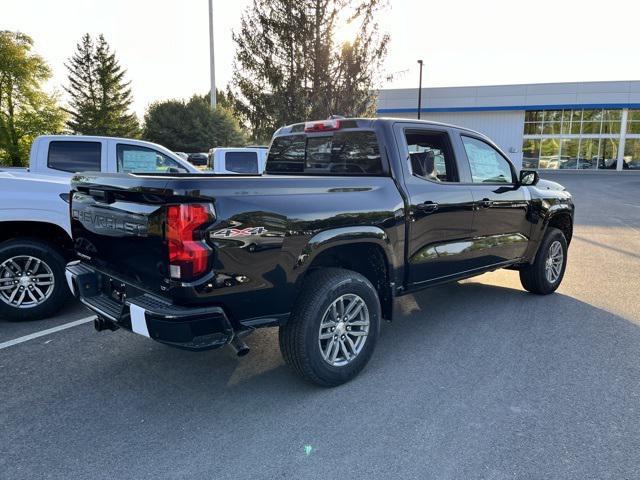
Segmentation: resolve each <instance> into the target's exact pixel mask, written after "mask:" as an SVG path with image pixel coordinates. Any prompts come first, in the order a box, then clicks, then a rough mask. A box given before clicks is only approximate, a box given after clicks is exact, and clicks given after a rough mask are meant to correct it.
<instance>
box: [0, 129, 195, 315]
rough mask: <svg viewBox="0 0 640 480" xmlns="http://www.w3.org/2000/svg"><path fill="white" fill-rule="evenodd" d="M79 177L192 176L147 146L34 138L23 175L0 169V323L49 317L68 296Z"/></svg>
mask: <svg viewBox="0 0 640 480" xmlns="http://www.w3.org/2000/svg"><path fill="white" fill-rule="evenodd" d="M84 170H93V171H102V172H134V171H135V172H162V173H168V172H176V173H177V172H190V173H196V172H198V170H197V169H195V168H194V167H192V166H191V165H189V163H187V162H185V161H184V160H182V159H180V158H179V157H177V156H176V155H174V154H173V153H172V152H170V151H169V150H167V149H166V148H164V147H162V146H160V145H156V144H153V143H149V142H142V141H139V140H130V139H125V138H109V137H90V136H68V135H48V136H41V137H38V138H36V139H35V141H34V142H33V145H32V146H31V155H30V157H29V168H28V169H0V192H2V195H0V317H3V318H9V319H11V320H28V319H35V318H43V317H47V316H50V315H52V314H53V313H55V312H56V311H57V310H58V309H59V308H60V306H61V305H62V304H63V303H64V301H65V299H66V298H67V297H68V296H69V291H68V288H67V283H66V281H65V278H64V266H65V264H66V263H67V262H68V261H69V260H71V259H72V258H73V245H72V241H71V227H70V223H69V204H68V200H69V190H70V185H69V182H70V179H71V177H72V176H73V175H74V174H75V173H76V172H81V171H84Z"/></svg>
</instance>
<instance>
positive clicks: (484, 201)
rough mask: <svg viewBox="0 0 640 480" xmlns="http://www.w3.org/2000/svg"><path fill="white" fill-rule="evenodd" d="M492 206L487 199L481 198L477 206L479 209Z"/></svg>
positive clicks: (490, 201) (491, 202)
mask: <svg viewBox="0 0 640 480" xmlns="http://www.w3.org/2000/svg"><path fill="white" fill-rule="evenodd" d="M492 205H493V201H492V200H489V199H488V198H483V199H482V200H480V201H479V202H478V206H479V207H480V208H489V207H490V206H492Z"/></svg>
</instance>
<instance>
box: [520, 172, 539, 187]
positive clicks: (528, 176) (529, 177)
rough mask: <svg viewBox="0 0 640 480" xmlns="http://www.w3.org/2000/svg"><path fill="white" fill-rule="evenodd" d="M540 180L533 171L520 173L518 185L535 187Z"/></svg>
mask: <svg viewBox="0 0 640 480" xmlns="http://www.w3.org/2000/svg"><path fill="white" fill-rule="evenodd" d="M538 180H540V175H538V172H536V171H535V170H521V171H520V185H535V184H536V183H538Z"/></svg>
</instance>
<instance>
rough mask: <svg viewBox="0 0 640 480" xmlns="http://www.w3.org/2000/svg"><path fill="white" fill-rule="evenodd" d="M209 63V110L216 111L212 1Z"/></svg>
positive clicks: (210, 2)
mask: <svg viewBox="0 0 640 480" xmlns="http://www.w3.org/2000/svg"><path fill="white" fill-rule="evenodd" d="M209 62H210V63H211V65H210V69H211V109H212V110H215V109H216V62H215V53H214V50H213V0H209Z"/></svg>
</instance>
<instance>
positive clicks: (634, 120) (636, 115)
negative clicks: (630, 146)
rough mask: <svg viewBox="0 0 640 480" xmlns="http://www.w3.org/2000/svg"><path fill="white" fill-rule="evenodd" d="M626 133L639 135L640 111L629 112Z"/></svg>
mask: <svg viewBox="0 0 640 480" xmlns="http://www.w3.org/2000/svg"><path fill="white" fill-rule="evenodd" d="M627 133H632V134H640V110H629V117H628V119H627Z"/></svg>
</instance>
